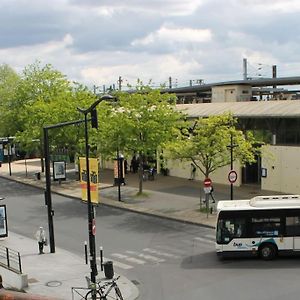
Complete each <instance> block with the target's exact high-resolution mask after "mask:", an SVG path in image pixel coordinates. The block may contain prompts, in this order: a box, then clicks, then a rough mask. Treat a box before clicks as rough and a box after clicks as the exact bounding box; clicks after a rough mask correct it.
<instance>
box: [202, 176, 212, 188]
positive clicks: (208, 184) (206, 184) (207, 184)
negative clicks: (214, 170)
mask: <svg viewBox="0 0 300 300" xmlns="http://www.w3.org/2000/svg"><path fill="white" fill-rule="evenodd" d="M211 183H212V182H211V179H210V178H205V179H204V186H205V187H210V186H211Z"/></svg>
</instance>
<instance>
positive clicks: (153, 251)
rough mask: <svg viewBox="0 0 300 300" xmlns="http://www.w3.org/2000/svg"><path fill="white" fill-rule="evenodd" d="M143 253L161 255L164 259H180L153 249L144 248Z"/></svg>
mask: <svg viewBox="0 0 300 300" xmlns="http://www.w3.org/2000/svg"><path fill="white" fill-rule="evenodd" d="M143 251H145V252H149V253H152V254H156V255H160V256H164V257H170V258H179V256H178V255H175V254H171V253H166V252H162V251H159V250H155V249H151V248H144V249H143Z"/></svg>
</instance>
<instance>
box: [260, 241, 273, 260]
mask: <svg viewBox="0 0 300 300" xmlns="http://www.w3.org/2000/svg"><path fill="white" fill-rule="evenodd" d="M259 254H260V257H261V258H262V259H264V260H271V259H274V258H275V256H276V254H277V250H276V247H275V246H274V245H272V244H263V245H261V247H260V249H259Z"/></svg>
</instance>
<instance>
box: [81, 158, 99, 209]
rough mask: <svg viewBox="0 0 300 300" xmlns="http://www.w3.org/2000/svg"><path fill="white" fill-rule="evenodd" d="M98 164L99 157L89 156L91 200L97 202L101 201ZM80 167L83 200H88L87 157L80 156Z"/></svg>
mask: <svg viewBox="0 0 300 300" xmlns="http://www.w3.org/2000/svg"><path fill="white" fill-rule="evenodd" d="M98 165H99V163H98V159H97V158H89V167H90V191H91V202H92V203H95V204H97V203H99V193H98V185H99V178H98V172H99V171H98ZM79 168H80V186H81V199H82V200H83V201H87V170H86V158H85V157H79Z"/></svg>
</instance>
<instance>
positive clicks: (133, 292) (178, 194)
mask: <svg viewBox="0 0 300 300" xmlns="http://www.w3.org/2000/svg"><path fill="white" fill-rule="evenodd" d="M67 168H68V170H67V180H66V181H63V182H62V183H61V184H59V183H58V182H52V186H51V190H52V192H55V193H58V194H62V195H66V196H69V197H73V198H78V199H80V198H81V188H80V185H79V182H78V181H77V180H76V179H77V178H76V177H77V176H76V174H75V170H74V166H72V165H71V164H70V165H68V166H67ZM40 171H41V167H40V160H39V159H32V160H27V161H26V165H25V162H24V161H15V162H13V163H12V164H11V176H10V174H9V168H8V165H7V164H3V165H2V167H1V168H0V177H4V178H7V179H10V180H15V181H18V182H21V183H24V184H28V185H32V186H36V187H39V188H43V189H44V188H45V179H44V176H43V175H42V176H41V180H37V178H36V175H35V173H36V172H40ZM113 180H114V179H113V171H112V170H107V169H104V170H103V169H101V170H100V192H99V193H100V203H101V204H100V205H110V206H114V207H120V208H122V209H127V210H132V211H136V212H139V213H143V214H151V215H155V216H158V217H163V218H169V219H172V220H177V221H180V222H188V223H192V224H197V225H202V226H209V227H214V225H215V219H216V215H215V213H213V214H208V215H207V214H206V213H201V212H200V199H201V198H204V194H202V195H201V193H203V192H202V190H203V184H202V183H201V182H199V181H189V180H187V179H184V178H178V177H172V176H161V175H158V176H157V177H156V179H155V180H154V181H145V182H143V191H144V195H143V196H140V197H137V196H136V193H137V191H138V184H139V182H138V176H137V174H127V175H126V185H125V186H121V200H122V201H118V200H119V199H118V187H115V186H113ZM229 193H230V186H229V185H228V186H225V185H218V184H214V195H215V198H216V200H225V199H227V200H228V199H229ZM270 194H272V192H270V191H261V190H258V189H257V186H247V187H235V188H234V198H235V199H247V198H252V197H254V196H257V195H270ZM0 196H1V195H0ZM202 205H203V204H202ZM1 244H2V245H3V246H6V247H10V248H12V249H14V250H17V251H20V252H21V256H22V262H23V264H24V267H23V269H24V271H25V273H28V274H29V279H30V278H33V280H31V281H30V285H29V289H28V291H29V292H31V293H37V294H41V295H47V294H46V293H47V292H48V291H49V292H50V293H51V294H49V295H52V296H59V297H62V295H64V297H63V299H71V296H70V295H71V286H87V285H86V282H84V281H85V280H84V274H86V275H87V276H89V268H88V266H87V265H85V264H84V262H82V261H81V260H82V258H78V257H75V256H74V255H72V254H70V253H68V252H66V251H64V250H61V249H58V250H57V252H56V253H55V254H45V255H42V258H43V264H41V263H40V260H41V258H40V257H41V256H39V255H35V254H36V253H37V249H36V241H32V240H30V239H26V238H24V237H20V236H17V235H15V234H13V233H10V234H9V238H8V239H6V240H5V241H2V242H1ZM24 245H26V246H24ZM59 262H61V264H60V263H59ZM54 265H55V266H57V265H62V266H63V267H61V268H55V269H54V268H53V266H54ZM71 266H72V267H71ZM49 268H50V269H49ZM49 270H51V271H50V272H49ZM56 281H58V282H60V283H62V284H61V285H59V286H55V288H54V287H48V286H47V287H46V285H45V284H46V283H47V282H56ZM4 282H5V279H4ZM53 284H54V285H58V284H59V283H53ZM50 285H51V284H50ZM120 285H121V286H120V287H121V291H122V292H123V293H124V296H125V298H124V299H135V298H136V297H137V295H138V291H137V288H136V286H134V284H133V283H131V282H130V281H129V280H127V279H126V278H124V277H121V280H120ZM54 291H57V292H58V294H54ZM63 292H64V293H65V294H63ZM75 299H76V298H75Z"/></svg>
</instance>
